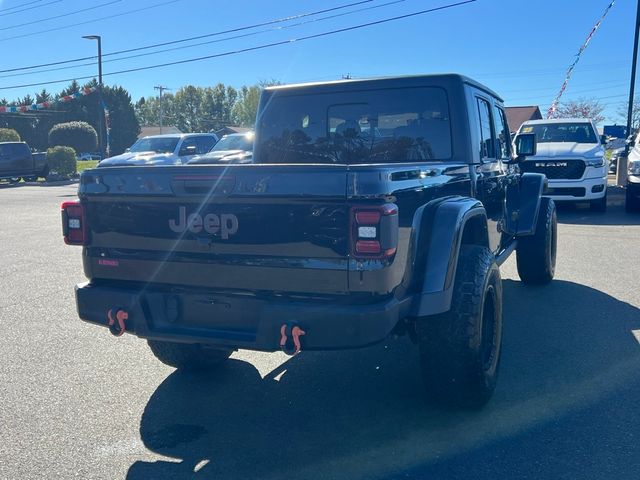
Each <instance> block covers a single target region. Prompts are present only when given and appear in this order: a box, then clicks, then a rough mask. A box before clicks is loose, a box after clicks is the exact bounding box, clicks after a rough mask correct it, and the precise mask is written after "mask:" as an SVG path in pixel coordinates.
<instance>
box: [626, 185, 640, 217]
mask: <svg viewBox="0 0 640 480" xmlns="http://www.w3.org/2000/svg"><path fill="white" fill-rule="evenodd" d="M624 209H625V211H626V212H627V213H636V212H640V200H638V199H637V198H636V197H634V196H633V194H632V193H631V192H630V191H629V188H628V187H627V191H626V193H625V198H624Z"/></svg>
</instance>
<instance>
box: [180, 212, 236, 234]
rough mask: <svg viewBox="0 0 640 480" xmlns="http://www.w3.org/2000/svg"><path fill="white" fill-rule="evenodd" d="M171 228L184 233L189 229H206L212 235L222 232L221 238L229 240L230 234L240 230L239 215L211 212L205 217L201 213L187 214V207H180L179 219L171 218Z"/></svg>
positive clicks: (193, 230) (197, 231) (191, 230)
mask: <svg viewBox="0 0 640 480" xmlns="http://www.w3.org/2000/svg"><path fill="white" fill-rule="evenodd" d="M169 228H170V229H171V231H172V232H175V233H184V232H186V231H187V230H189V231H190V232H192V233H200V232H202V231H205V232H207V233H210V234H211V235H217V234H220V238H222V239H223V240H227V239H228V238H229V235H233V234H234V233H236V232H237V231H238V217H236V216H235V215H234V214H233V213H222V214H220V215H216V214H215V213H209V214H207V215H205V216H204V217H203V216H202V215H200V214H199V213H192V214H191V215H189V216H187V209H186V207H180V208H178V219H177V220H176V219H173V218H172V219H170V220H169Z"/></svg>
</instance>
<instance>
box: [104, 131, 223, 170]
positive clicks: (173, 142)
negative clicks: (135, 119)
mask: <svg viewBox="0 0 640 480" xmlns="http://www.w3.org/2000/svg"><path fill="white" fill-rule="evenodd" d="M217 141H218V137H217V136H216V135H215V134H213V133H182V134H180V133H179V134H171V135H151V136H148V137H143V138H141V139H139V140H138V141H137V142H136V143H134V144H133V145H132V146H131V148H129V149H127V151H126V152H125V153H123V154H122V155H116V156H115V157H110V158H105V159H104V160H102V161H101V162H100V163H99V164H98V166H99V167H115V166H121V165H182V164H184V163H187V162H188V161H189V160H191V159H192V158H193V157H194V155H201V154H204V153H207V152H208V151H209V150H211V148H212V147H213V146H214V145H215V144H216V142H217Z"/></svg>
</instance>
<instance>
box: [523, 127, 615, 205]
mask: <svg viewBox="0 0 640 480" xmlns="http://www.w3.org/2000/svg"><path fill="white" fill-rule="evenodd" d="M597 132H598V130H597V129H596V125H595V123H594V122H593V121H592V120H590V119H588V118H557V119H549V120H530V121H527V122H525V123H523V124H522V126H521V127H520V130H519V132H518V133H535V135H536V142H537V153H536V155H535V156H532V157H528V158H527V159H526V161H524V162H521V163H520V169H521V170H522V171H523V172H534V173H544V174H545V175H546V176H547V179H548V180H549V188H548V189H547V191H546V193H545V196H548V197H551V198H552V199H553V200H554V201H556V202H567V201H569V202H584V201H587V202H589V203H590V205H591V210H593V211H596V212H605V211H606V209H607V173H608V172H607V170H608V168H607V165H606V163H607V162H606V160H605V158H604V147H603V140H602V139H601V138H599V137H598V133H597Z"/></svg>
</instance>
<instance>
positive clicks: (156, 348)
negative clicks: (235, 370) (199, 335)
mask: <svg viewBox="0 0 640 480" xmlns="http://www.w3.org/2000/svg"><path fill="white" fill-rule="evenodd" d="M147 343H148V344H149V348H151V352H152V353H153V354H154V355H155V357H156V358H157V359H158V360H160V361H161V362H162V363H164V364H166V365H169V366H170V367H175V368H178V369H180V370H187V371H204V370H211V369H212V368H215V367H217V366H219V365H220V364H221V363H223V362H224V361H225V360H226V359H228V358H229V357H230V356H231V354H232V353H233V350H221V349H215V348H209V347H206V346H204V345H202V344H198V343H177V342H163V341H160V340H147Z"/></svg>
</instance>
